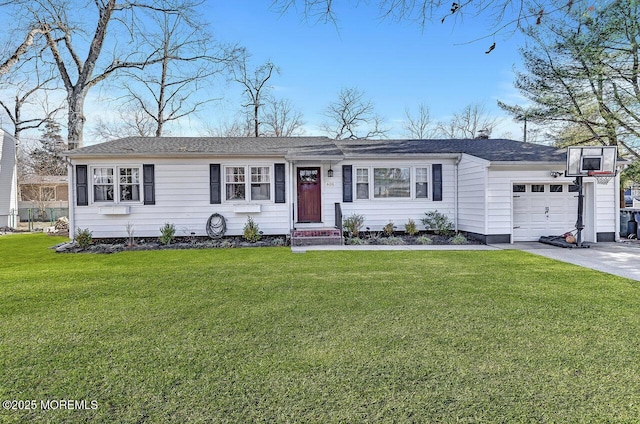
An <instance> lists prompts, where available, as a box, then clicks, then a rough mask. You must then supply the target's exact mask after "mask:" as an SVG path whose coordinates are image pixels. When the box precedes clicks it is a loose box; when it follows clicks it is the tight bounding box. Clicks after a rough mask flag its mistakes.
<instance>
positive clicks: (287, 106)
mask: <svg viewBox="0 0 640 424" xmlns="http://www.w3.org/2000/svg"><path fill="white" fill-rule="evenodd" d="M265 109H266V110H265V111H264V116H263V118H262V123H263V124H264V127H265V130H264V133H265V135H266V136H270V137H292V136H295V135H301V134H302V133H304V130H303V128H302V126H303V125H304V122H303V121H302V113H301V112H300V111H298V110H295V109H293V106H292V105H291V101H289V100H275V101H272V102H269V103H268V104H267V105H266V108H265Z"/></svg>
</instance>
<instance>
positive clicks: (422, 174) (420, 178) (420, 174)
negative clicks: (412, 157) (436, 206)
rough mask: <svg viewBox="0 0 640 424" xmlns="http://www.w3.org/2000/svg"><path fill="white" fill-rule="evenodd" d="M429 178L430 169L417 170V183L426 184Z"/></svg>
mask: <svg viewBox="0 0 640 424" xmlns="http://www.w3.org/2000/svg"><path fill="white" fill-rule="evenodd" d="M427 178H429V168H416V182H417V183H426V182H427V181H428V180H427Z"/></svg>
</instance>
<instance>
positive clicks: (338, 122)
mask: <svg viewBox="0 0 640 424" xmlns="http://www.w3.org/2000/svg"><path fill="white" fill-rule="evenodd" d="M325 116H326V117H327V118H329V121H328V122H325V123H323V124H322V129H323V130H324V131H325V132H326V133H327V134H329V136H330V137H333V138H335V139H338V140H346V139H351V140H355V139H370V138H384V137H386V135H387V132H388V130H387V129H384V128H382V127H381V125H382V121H383V120H382V118H381V117H380V116H379V115H377V114H376V113H375V110H374V106H373V103H372V102H371V100H368V99H365V97H364V92H362V91H360V90H359V89H357V88H354V87H352V88H343V89H341V90H340V92H339V93H338V99H337V100H336V101H334V102H332V103H330V104H329V106H328V107H327V109H326V111H325Z"/></svg>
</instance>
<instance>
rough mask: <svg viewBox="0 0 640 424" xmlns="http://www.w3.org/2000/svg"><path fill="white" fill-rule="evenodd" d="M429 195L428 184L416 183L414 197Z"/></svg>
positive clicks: (426, 196)
mask: <svg viewBox="0 0 640 424" xmlns="http://www.w3.org/2000/svg"><path fill="white" fill-rule="evenodd" d="M428 197H429V184H428V183H416V198H418V199H426V198H428Z"/></svg>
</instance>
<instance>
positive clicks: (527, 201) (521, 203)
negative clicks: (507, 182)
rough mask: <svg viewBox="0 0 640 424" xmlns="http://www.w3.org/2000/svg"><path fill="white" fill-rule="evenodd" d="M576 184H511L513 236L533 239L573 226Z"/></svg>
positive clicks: (575, 211) (574, 224)
mask: <svg viewBox="0 0 640 424" xmlns="http://www.w3.org/2000/svg"><path fill="white" fill-rule="evenodd" d="M577 218H578V188H577V187H576V186H575V185H572V184H513V240H514V241H536V240H538V239H539V238H540V237H541V236H550V235H561V234H563V233H566V232H568V231H571V230H573V229H574V228H575V226H576V220H577Z"/></svg>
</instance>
